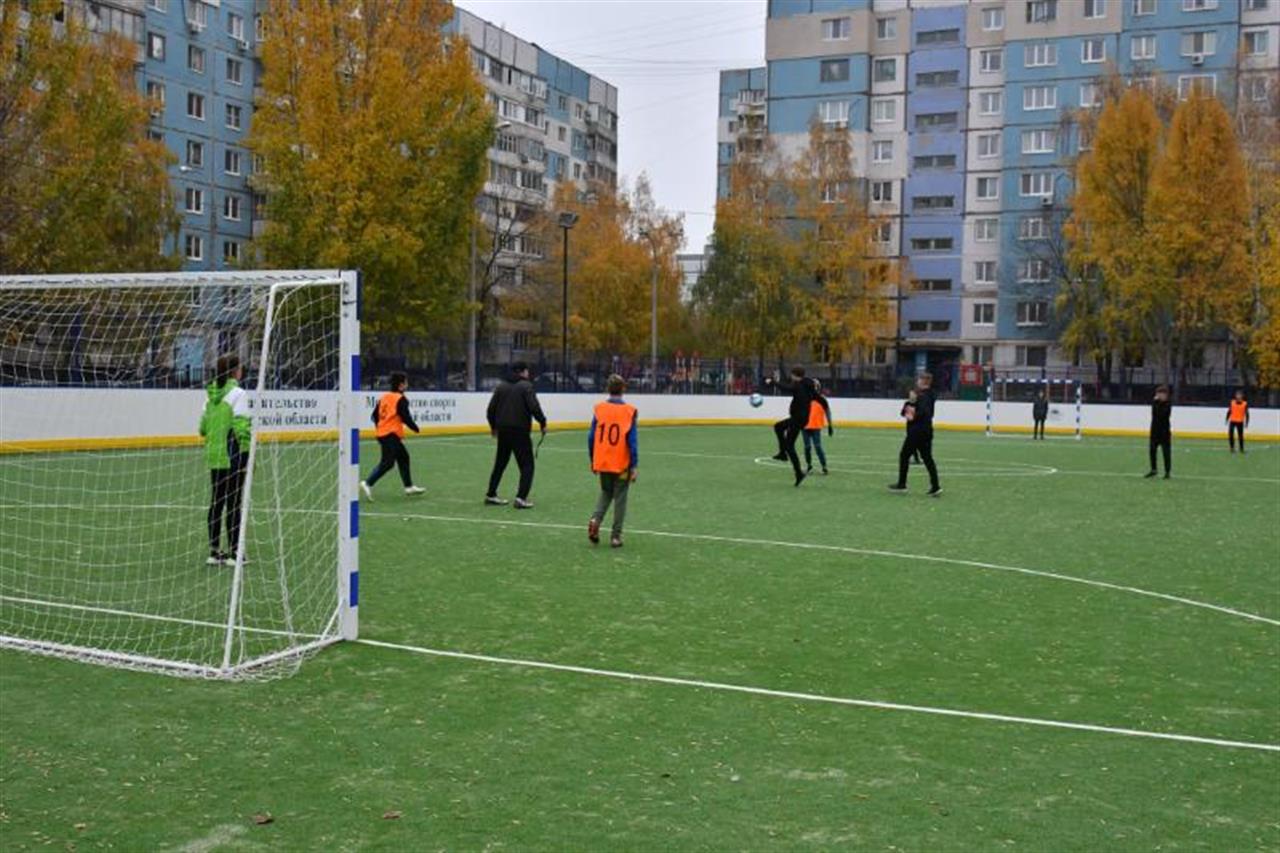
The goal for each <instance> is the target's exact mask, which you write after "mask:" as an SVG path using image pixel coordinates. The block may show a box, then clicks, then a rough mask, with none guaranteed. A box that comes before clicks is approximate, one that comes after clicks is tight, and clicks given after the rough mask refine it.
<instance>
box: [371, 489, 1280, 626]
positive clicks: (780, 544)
mask: <svg viewBox="0 0 1280 853" xmlns="http://www.w3.org/2000/svg"><path fill="white" fill-rule="evenodd" d="M361 515H362V516H366V517H375V518H378V517H381V518H400V519H408V518H416V519H421V520H423V521H440V522H448V523H457V524H488V525H494V526H498V527H527V528H534V529H543V530H569V531H575V532H581V531H582V530H583V529H584V528H583V527H581V526H579V525H573V524H556V523H552V522H538V521H508V520H505V519H498V518H467V517H463V516H451V515H427V514H420V513H410V512H394V513H383V512H363V513H361ZM627 533H628V534H629V535H632V536H654V537H659V538H663V539H682V540H686V541H691V542H720V543H725V544H732V545H753V546H762V547H768V548H792V549H797V550H804V551H822V552H825V553H837V554H854V555H857V556H862V557H887V558H890V559H895V560H912V561H915V562H922V563H939V564H943V565H952V566H965V567H967V568H974V569H986V570H989V571H996V572H1011V573H1014V574H1020V575H1027V576H1030V577H1038V578H1049V579H1051V580H1056V581H1064V582H1067V583H1076V584H1083V585H1085V586H1092V587H1096V588H1098V589H1106V590H1111V591H1113V592H1127V593H1131V594H1133V595H1142V596H1146V597H1148V598H1156V599H1160V600H1163V601H1170V602H1173V603H1175V604H1184V605H1186V606H1188V607H1199V608H1201V609H1203V610H1212V611H1214V612H1216V613H1223V614H1226V615H1228V616H1235V617H1238V618H1240V619H1247V620H1249V621H1252V622H1261V623H1262V624H1264V625H1272V626H1274V627H1280V620H1277V619H1271V618H1269V617H1267V616H1259V615H1258V614H1256V613H1248V612H1245V611H1243V610H1236V609H1234V608H1231V607H1223V606H1221V605H1218V604H1210V603H1208V602H1205V601H1197V600H1196V599H1194V598H1184V597H1182V596H1179V595H1170V594H1168V593H1164V592H1155V591H1153V590H1149V589H1142V588H1141V587H1136V586H1127V585H1124V584H1116V583H1109V582H1107V581H1100V580H1093V579H1091V578H1081V577H1076V576H1074V575H1064V574H1061V573H1059V572H1048V571H1042V570H1040V569H1029V568H1025V567H1023V566H1006V565H1002V564H1000V563H985V562H981V561H979V560H962V559H957V558H955V557H935V556H931V555H928V554H908V553H905V552H902V551H883V550H879V549H876V548H855V547H850V546H846V545H823V544H819V543H816V542H786V541H782V540H777V539H749V538H746V537H740V536H715V535H712V534H707V533H678V532H674V531H668V530H628V531H627Z"/></svg>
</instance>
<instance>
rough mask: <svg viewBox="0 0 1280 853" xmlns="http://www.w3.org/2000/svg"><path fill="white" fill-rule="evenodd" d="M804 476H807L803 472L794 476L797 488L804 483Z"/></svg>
mask: <svg viewBox="0 0 1280 853" xmlns="http://www.w3.org/2000/svg"><path fill="white" fill-rule="evenodd" d="M806 476H808V475H807V474H805V473H804V472H801V473H799V474H796V485H797V486H798V485H800V484H801V483H803V482H804V480H805V477H806Z"/></svg>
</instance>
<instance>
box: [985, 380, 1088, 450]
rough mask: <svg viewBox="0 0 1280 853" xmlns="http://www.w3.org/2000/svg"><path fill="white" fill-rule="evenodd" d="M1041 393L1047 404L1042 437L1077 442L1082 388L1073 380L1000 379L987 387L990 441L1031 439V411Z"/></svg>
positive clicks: (1081, 421)
mask: <svg viewBox="0 0 1280 853" xmlns="http://www.w3.org/2000/svg"><path fill="white" fill-rule="evenodd" d="M1041 391H1043V392H1044V394H1045V397H1046V400H1047V402H1048V404H1049V407H1048V412H1047V416H1046V418H1045V431H1044V432H1045V438H1070V439H1080V438H1081V437H1083V435H1084V406H1083V387H1082V386H1081V383H1080V382H1078V381H1076V380H1074V379H1047V378H1026V379H1024V378H1018V377H1008V378H1003V377H1002V378H999V379H996V380H995V381H991V382H989V383H988V384H987V411H986V422H987V429H986V434H987V435H988V436H990V437H993V438H1004V437H1019V438H1030V437H1032V434H1033V429H1034V417H1033V409H1034V405H1035V401H1036V399H1037V397H1038V396H1039V394H1040V392H1041Z"/></svg>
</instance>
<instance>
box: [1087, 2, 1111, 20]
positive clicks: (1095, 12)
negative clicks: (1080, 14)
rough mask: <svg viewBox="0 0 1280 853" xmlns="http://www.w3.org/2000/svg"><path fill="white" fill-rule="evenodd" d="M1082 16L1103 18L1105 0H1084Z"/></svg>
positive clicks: (1105, 7)
mask: <svg viewBox="0 0 1280 853" xmlns="http://www.w3.org/2000/svg"><path fill="white" fill-rule="evenodd" d="M1084 16H1085V17H1086V18H1105V17H1106V16H1107V0H1084Z"/></svg>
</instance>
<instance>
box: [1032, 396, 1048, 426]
mask: <svg viewBox="0 0 1280 853" xmlns="http://www.w3.org/2000/svg"><path fill="white" fill-rule="evenodd" d="M1031 417H1033V418H1035V419H1036V420H1038V421H1042V420H1044V419H1045V418H1047V417H1049V399H1048V398H1047V397H1044V398H1041V397H1037V398H1036V401H1035V402H1034V403H1032V404H1031Z"/></svg>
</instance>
